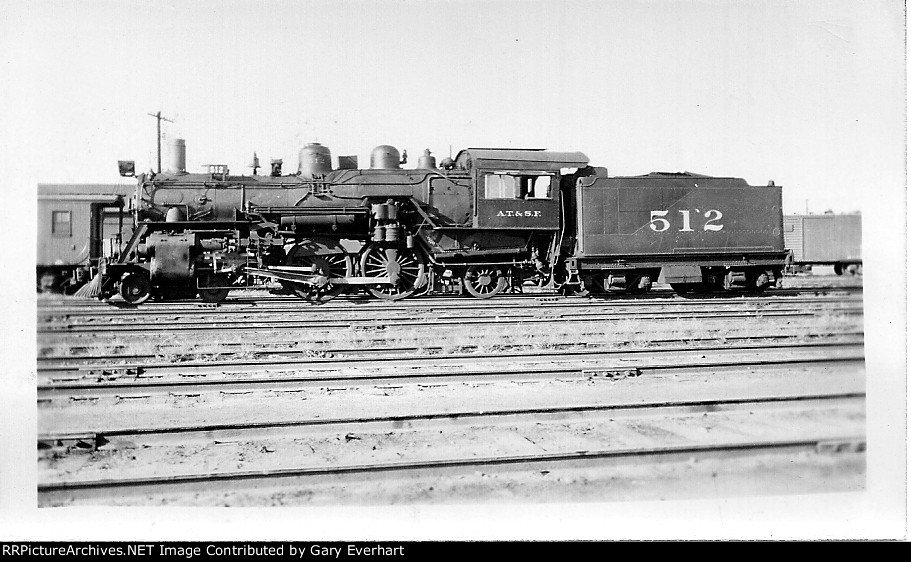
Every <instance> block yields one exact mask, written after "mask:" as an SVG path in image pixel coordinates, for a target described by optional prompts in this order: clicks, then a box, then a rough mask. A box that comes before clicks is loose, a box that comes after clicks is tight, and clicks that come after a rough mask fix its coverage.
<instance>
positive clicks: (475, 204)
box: [101, 143, 785, 303]
mask: <svg viewBox="0 0 911 562" xmlns="http://www.w3.org/2000/svg"><path fill="white" fill-rule="evenodd" d="M173 150H174V152H175V158H174V159H173V160H174V164H173V165H172V166H171V169H170V170H168V171H166V172H163V173H158V174H147V175H146V174H143V175H140V176H139V177H138V181H137V188H136V193H135V197H134V203H133V209H134V218H135V229H134V232H133V236H132V238H131V239H130V240H129V242H128V243H127V244H126V245H125V247H124V248H123V249H122V251H121V252H120V254H119V259H118V260H116V261H114V262H111V263H106V264H104V268H103V269H104V271H103V275H102V285H101V287H102V289H101V296H102V297H106V296H111V295H112V294H114V293H115V292H119V293H120V295H121V296H123V298H124V299H125V300H127V301H128V302H132V303H140V302H143V301H144V300H146V299H148V298H150V297H152V296H158V297H160V298H172V297H179V296H192V295H198V296H199V297H200V298H202V299H203V300H205V301H209V302H218V301H220V300H223V299H224V298H225V297H226V295H227V294H228V291H229V290H231V289H233V288H240V287H251V286H257V285H258V284H261V283H263V282H264V281H265V282H271V283H276V282H277V283H280V284H281V286H282V287H283V288H284V289H286V290H287V291H290V292H293V293H295V294H297V295H298V296H300V297H302V298H304V299H307V300H309V301H311V302H324V301H326V300H329V299H331V298H333V297H335V296H337V295H338V294H340V293H341V292H343V291H345V290H347V289H352V288H355V287H359V288H362V289H364V290H366V291H367V292H369V293H370V294H372V295H374V296H375V297H378V298H383V299H390V300H397V299H401V298H405V297H408V296H410V295H414V294H419V293H441V292H442V293H458V294H462V293H468V294H469V295H472V296H474V297H477V298H489V297H492V296H494V295H497V294H499V293H502V292H504V291H521V290H522V286H523V285H525V284H527V283H530V282H531V283H535V284H536V285H538V286H542V287H548V288H551V289H554V290H563V291H597V292H641V291H647V290H648V289H649V288H650V286H651V284H652V283H655V282H667V283H671V284H672V286H674V287H675V288H676V289H678V290H679V291H680V292H690V291H696V290H703V289H713V288H719V289H738V288H739V289H748V290H762V289H764V288H766V287H768V286H771V285H774V284H775V283H776V282H777V280H778V279H779V278H780V277H781V272H782V268H783V266H784V259H785V251H784V247H783V238H782V229H781V188H780V187H777V186H774V185H768V186H749V185H748V184H747V183H746V181H744V180H741V179H736V178H711V177H708V176H699V175H695V174H688V173H681V174H650V175H648V176H639V177H627V178H614V177H609V176H608V175H607V170H606V169H605V168H600V167H593V166H591V165H590V164H589V161H588V158H587V157H586V156H585V155H584V154H582V153H581V152H555V151H548V150H516V149H489V148H469V149H465V150H462V151H461V152H459V153H458V154H457V155H456V157H455V158H454V159H451V158H446V159H444V160H443V161H442V162H441V163H440V165H437V163H436V161H435V158H434V157H433V156H431V155H430V153H429V151H426V150H425V151H424V155H423V156H421V157H420V158H419V159H418V162H417V166H415V167H414V168H405V167H404V166H405V165H406V164H407V157H406V155H405V154H404V153H401V154H400V153H399V151H398V150H397V149H396V148H394V147H392V146H389V145H381V146H378V147H376V148H375V149H374V150H373V152H372V153H371V157H370V167H369V168H366V169H362V168H358V166H357V162H356V158H355V157H346V156H343V157H339V158H338V165H337V166H336V167H334V168H333V166H332V156H331V153H330V151H329V149H328V148H327V147H324V146H322V145H319V144H317V143H311V144H308V145H306V146H305V147H303V148H302V149H301V151H300V154H299V163H298V168H297V170H296V171H295V172H294V173H291V174H283V173H282V170H281V167H282V162H281V161H280V160H276V161H273V162H272V166H271V171H270V173H269V174H268V175H257V174H256V168H254V174H253V175H232V174H231V173H230V172H229V170H228V169H227V167H226V166H221V165H216V166H209V169H208V171H207V172H206V173H187V172H186V171H185V169H184V167H185V166H184V164H183V163H184V161H185V154H184V153H183V144H182V143H180V144H177V145H175V147H174V149H173ZM127 169H129V166H127Z"/></svg>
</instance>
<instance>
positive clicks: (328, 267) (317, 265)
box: [285, 244, 354, 303]
mask: <svg viewBox="0 0 911 562" xmlns="http://www.w3.org/2000/svg"><path fill="white" fill-rule="evenodd" d="M334 245H335V246H337V248H335V249H336V250H337V251H338V253H334V254H320V255H314V254H313V253H312V250H311V249H309V248H307V247H306V246H305V245H303V244H298V245H296V246H294V247H293V248H291V251H289V252H288V257H287V259H286V260H285V263H286V264H287V265H291V266H295V267H306V266H312V267H313V268H314V270H315V271H316V273H318V274H319V275H324V276H326V277H328V278H329V279H330V282H329V284H328V285H326V286H324V287H314V286H313V285H307V284H306V283H289V284H288V285H289V288H290V289H291V291H292V292H293V293H294V294H295V295H297V296H298V297H300V298H302V299H304V300H306V301H309V302H313V303H322V302H326V301H329V300H332V299H334V298H335V297H337V296H339V295H340V294H342V293H343V292H344V291H345V289H346V288H347V287H346V286H345V285H333V284H332V282H331V279H332V278H333V277H351V276H352V275H354V265H353V264H352V262H351V258H350V257H348V254H347V253H345V249H344V248H343V247H342V246H341V245H338V244H334Z"/></svg>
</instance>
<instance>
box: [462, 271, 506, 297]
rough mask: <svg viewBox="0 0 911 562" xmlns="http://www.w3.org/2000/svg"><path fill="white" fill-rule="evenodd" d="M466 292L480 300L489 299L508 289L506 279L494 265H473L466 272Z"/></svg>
mask: <svg viewBox="0 0 911 562" xmlns="http://www.w3.org/2000/svg"><path fill="white" fill-rule="evenodd" d="M464 281H465V290H466V291H468V294H470V295H471V296H473V297H475V298H478V299H489V298H490V297H492V296H494V295H498V294H500V293H502V292H503V289H505V288H506V277H504V276H503V272H502V270H501V269H500V268H498V267H495V266H492V265H472V266H471V267H469V268H468V269H466V270H465V276H464Z"/></svg>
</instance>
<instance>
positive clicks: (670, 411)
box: [38, 392, 866, 449]
mask: <svg viewBox="0 0 911 562" xmlns="http://www.w3.org/2000/svg"><path fill="white" fill-rule="evenodd" d="M865 397H866V393H864V392H844V393H834V394H800V395H784V396H763V397H758V398H731V399H717V400H674V401H660V402H641V403H635V404H581V405H574V406H558V407H541V408H513V409H501V410H482V411H479V410H461V411H454V412H453V411H450V412H435V413H425V414H403V415H392V416H373V417H365V418H359V417H338V418H308V419H298V420H280V421H259V422H244V423H221V424H216V423H210V424H205V425H176V426H152V427H119V428H117V427H115V428H109V429H96V430H90V431H68V432H58V433H39V434H38V443H39V449H41V448H42V446H43V447H45V448H48V449H50V448H54V447H60V446H63V445H67V444H68V443H72V442H82V443H88V444H91V445H92V446H93V447H94V448H97V447H98V446H103V445H104V444H105V441H109V440H111V439H128V440H130V441H131V442H132V443H133V445H135V444H136V443H135V441H136V440H138V439H141V438H147V437H152V438H165V439H171V438H174V439H180V440H181V442H185V441H189V440H194V439H203V440H205V441H218V442H225V441H228V440H230V439H235V438H237V439H255V438H259V437H262V438H276V437H281V438H288V437H297V436H299V433H296V431H297V430H300V429H305V428H325V427H328V426H339V428H338V429H337V431H346V430H349V429H351V430H355V431H386V430H396V429H402V428H403V427H404V428H406V429H407V430H409V431H414V430H420V429H421V428H420V427H418V426H416V425H414V424H416V423H431V424H432V423H436V422H443V423H446V424H460V423H467V424H475V423H483V424H485V425H492V424H496V423H514V422H516V421H519V422H520V423H529V422H539V421H548V420H550V419H551V418H553V419H565V418H567V417H568V416H572V419H573V420H581V419H589V418H590V417H591V416H595V415H603V414H605V413H609V414H610V415H611V416H612V418H611V419H616V418H624V417H629V416H634V415H638V414H640V413H641V412H642V411H644V410H655V411H656V412H657V413H660V414H662V415H675V414H680V413H693V412H695V413H700V412H711V413H714V412H722V411H723V412H729V411H737V410H739V409H742V408H745V407H750V408H761V409H762V408H764V409H775V408H781V407H784V406H787V405H790V404H795V403H800V404H804V405H809V407H814V408H816V407H818V408H825V407H830V404H829V403H830V402H833V401H862V400H863V399H865ZM522 418H529V419H528V420H523V419H522ZM406 424H407V425H406ZM368 426H369V427H368ZM432 428H433V429H435V428H436V426H433V427H432ZM425 429H426V428H425ZM266 430H268V431H267V432H266V433H263V432H264V431H266ZM249 433H255V434H256V435H253V436H251V435H248V434H249Z"/></svg>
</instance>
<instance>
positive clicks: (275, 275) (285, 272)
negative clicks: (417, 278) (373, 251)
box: [245, 266, 392, 287]
mask: <svg viewBox="0 0 911 562" xmlns="http://www.w3.org/2000/svg"><path fill="white" fill-rule="evenodd" d="M245 271H246V272H247V273H249V274H250V275H255V276H257V277H268V278H270V279H275V280H276V281H290V282H293V283H306V284H307V285H315V286H317V287H323V286H325V285H326V284H328V283H332V284H333V285H392V281H391V280H390V279H389V277H333V278H332V279H329V278H327V277H326V276H325V275H318V274H314V273H312V270H311V269H310V268H309V267H288V266H286V267H278V266H270V267H267V268H265V269H258V268H254V267H249V268H247V269H246V270H245ZM305 272H306V273H305Z"/></svg>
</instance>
